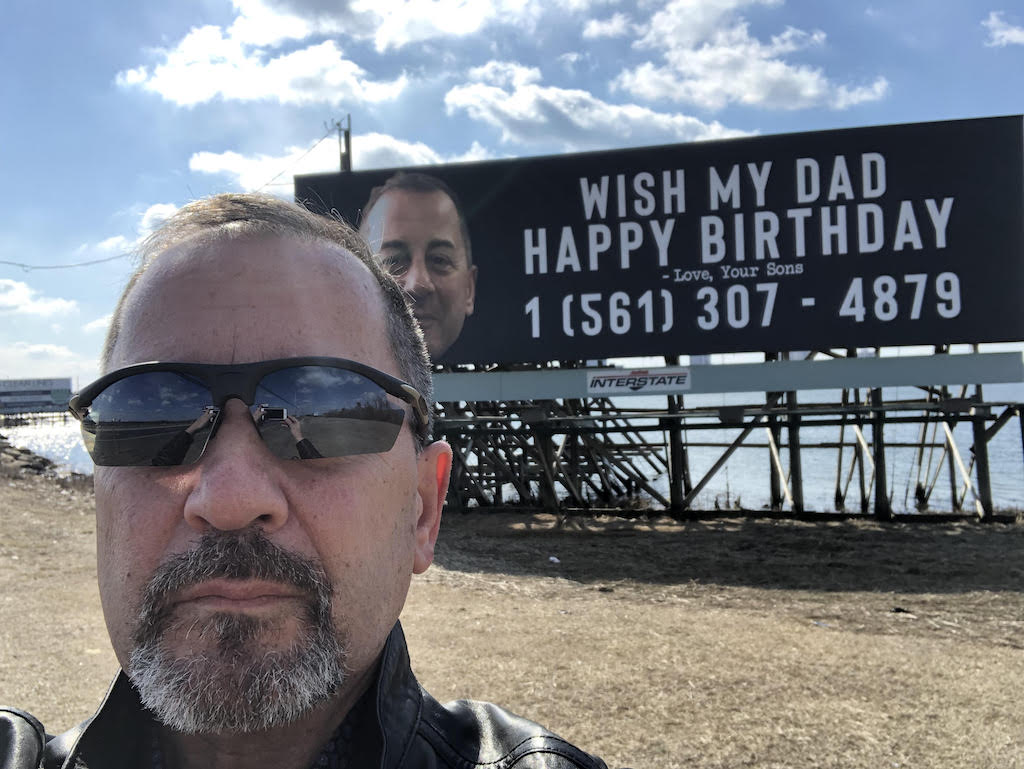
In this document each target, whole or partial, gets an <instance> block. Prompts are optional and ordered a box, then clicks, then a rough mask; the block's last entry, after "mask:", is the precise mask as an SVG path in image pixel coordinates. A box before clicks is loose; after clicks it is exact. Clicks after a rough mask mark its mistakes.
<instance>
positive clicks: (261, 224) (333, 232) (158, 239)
mask: <svg viewBox="0 0 1024 769" xmlns="http://www.w3.org/2000/svg"><path fill="white" fill-rule="evenodd" d="M254 237H294V238H297V239H299V240H305V241H314V240H322V241H326V242H328V243H333V244H335V245H338V246H341V247H342V248H344V249H345V250H346V251H348V252H349V253H351V254H352V255H353V256H355V257H356V258H357V259H358V260H359V261H360V262H362V264H363V265H364V266H365V267H366V268H367V269H368V270H369V271H370V273H371V274H372V275H373V277H374V279H375V280H376V281H377V286H378V287H379V288H380V293H381V298H382V299H383V303H384V316H385V318H386V324H387V328H386V332H387V336H388V340H389V341H390V343H391V351H392V354H393V355H394V357H395V362H396V363H397V364H398V370H399V373H400V374H401V376H402V378H403V379H405V380H406V381H407V382H409V384H411V385H412V386H413V387H415V388H416V389H417V390H418V391H419V392H420V394H421V395H422V396H423V397H424V398H425V399H426V401H427V405H428V407H429V406H432V405H433V382H432V379H431V375H430V358H429V356H428V355H427V348H426V345H425V344H424V342H423V334H422V332H421V331H420V327H419V325H418V324H417V322H416V319H415V318H414V317H413V314H412V311H411V310H410V308H409V304H408V301H407V300H406V296H405V294H404V292H403V291H402V289H401V288H399V286H398V284H397V283H396V282H395V280H394V278H392V277H391V275H389V274H388V272H387V271H386V270H384V269H383V268H382V267H381V266H380V264H379V262H378V261H377V260H376V259H374V258H373V255H372V254H371V253H370V248H369V246H367V244H366V241H365V240H363V238H362V236H360V235H359V233H358V232H356V230H355V229H353V228H352V227H350V226H349V225H348V224H346V223H345V222H344V221H341V220H340V219H335V218H328V217H326V216H320V215H318V214H314V213H311V212H310V211H307V210H306V209H304V208H302V207H301V206H298V205H296V204H294V203H288V202H286V201H283V200H280V199H279V198H275V197H272V196H270V195H260V194H252V193H250V194H240V193H226V194H222V195H214V196H212V197H209V198H203V199H202V200H197V201H194V202H192V203H189V204H188V205H186V206H184V207H182V208H181V209H179V210H178V211H177V212H176V213H175V214H173V215H172V216H171V217H170V218H168V219H167V220H166V221H164V222H163V224H161V225H160V226H159V227H158V228H157V229H156V230H155V231H154V232H153V233H152V234H151V235H150V236H149V237H148V238H146V239H145V240H144V241H143V242H142V244H141V245H140V246H139V248H138V250H137V256H138V260H139V261H138V266H137V267H136V268H135V271H134V272H133V273H132V275H131V277H130V278H129V279H128V283H127V285H126V286H125V288H124V291H122V292H121V297H120V299H118V302H117V307H116V308H115V310H114V314H113V316H112V317H111V320H110V329H109V331H108V332H107V338H106V342H105V344H104V346H103V357H102V365H103V369H104V371H106V370H107V368H108V367H109V365H110V361H111V359H112V358H113V353H114V348H115V346H116V345H117V340H118V337H119V336H120V333H121V323H122V319H123V314H124V309H125V305H126V303H127V300H128V296H129V295H130V294H131V292H132V289H133V288H135V286H136V284H137V283H138V282H139V280H140V279H141V278H142V276H143V275H144V274H145V273H146V271H147V270H148V269H149V267H150V266H151V265H152V264H153V263H154V262H155V261H156V260H157V259H158V258H159V257H160V255H161V254H163V253H164V252H165V251H167V250H168V249H170V248H172V247H174V246H176V245H178V244H180V243H182V242H183V241H185V240H190V239H194V238H198V239H199V240H200V245H203V244H206V245H209V244H213V243H217V242H220V241H226V240H238V239H242V238H254ZM433 421H434V416H433V410H432V409H431V411H430V424H429V425H428V429H427V431H426V434H427V435H429V434H430V430H431V429H432V428H433ZM413 433H414V435H418V432H417V431H415V430H414V431H413ZM417 445H418V446H419V445H421V443H420V440H419V439H417Z"/></svg>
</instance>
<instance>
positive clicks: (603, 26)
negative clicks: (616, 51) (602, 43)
mask: <svg viewBox="0 0 1024 769" xmlns="http://www.w3.org/2000/svg"><path fill="white" fill-rule="evenodd" d="M632 28H633V25H632V24H631V23H630V21H629V17H628V16H626V14H624V13H616V14H614V15H613V16H612V17H611V18H608V19H603V20H602V19H590V20H589V21H588V22H587V23H586V24H585V25H584V27H583V37H585V38H587V39H593V38H598V37H624V36H625V35H628V34H629V33H630V32H631V31H632Z"/></svg>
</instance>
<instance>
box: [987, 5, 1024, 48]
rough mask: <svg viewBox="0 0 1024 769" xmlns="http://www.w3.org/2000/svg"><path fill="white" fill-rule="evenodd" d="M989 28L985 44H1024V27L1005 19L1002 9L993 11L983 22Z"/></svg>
mask: <svg viewBox="0 0 1024 769" xmlns="http://www.w3.org/2000/svg"><path fill="white" fill-rule="evenodd" d="M981 26H983V27H985V29H987V30H988V40H986V41H985V45H987V46H990V47H999V48H1001V47H1003V46H1007V45H1024V27H1015V26H1013V25H1012V24H1009V23H1007V22H1006V21H1005V20H1004V19H1003V12H1002V11H992V12H991V13H989V15H988V18H987V19H985V20H984V21H983V22H981Z"/></svg>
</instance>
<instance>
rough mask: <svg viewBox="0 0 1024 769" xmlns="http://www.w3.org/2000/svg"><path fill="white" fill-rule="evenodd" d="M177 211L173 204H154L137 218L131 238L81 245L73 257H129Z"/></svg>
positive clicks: (118, 237) (115, 238)
mask: <svg viewBox="0 0 1024 769" xmlns="http://www.w3.org/2000/svg"><path fill="white" fill-rule="evenodd" d="M177 210H178V207H177V206H176V205H174V204H173V203H154V204H153V205H151V206H149V207H147V208H146V210H145V211H143V212H142V214H141V215H140V216H139V223H138V225H137V226H136V228H135V232H134V233H132V235H131V237H129V236H127V235H111V236H110V237H109V238H105V239H104V240H101V241H100V242H99V243H83V244H82V245H80V246H79V247H78V248H76V249H75V255H76V256H78V257H80V258H85V257H86V256H98V257H101V258H102V257H106V256H117V255H119V254H124V255H126V256H127V255H130V254H131V253H132V252H133V251H134V250H135V249H136V248H137V247H138V245H139V244H140V243H141V242H142V241H143V240H145V239H146V237H147V236H148V235H149V234H150V233H151V232H152V231H153V230H154V229H156V228H157V227H158V226H160V224H161V223H162V222H163V221H164V220H165V219H167V218H168V217H170V216H171V215H172V214H173V213H174V212H175V211H177Z"/></svg>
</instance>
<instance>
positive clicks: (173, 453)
mask: <svg viewBox="0 0 1024 769" xmlns="http://www.w3.org/2000/svg"><path fill="white" fill-rule="evenodd" d="M211 405H213V404H212V403H211V398H210V392H209V390H207V389H206V387H204V386H203V385H202V384H201V383H199V382H197V381H195V380H194V379H192V378H191V377H189V376H186V375H185V374H179V373H174V372H170V371H152V372H148V373H144V374H135V375H133V376H129V377H125V378H124V379H120V380H118V381H116V382H114V383H113V384H111V385H110V386H109V387H107V388H106V389H104V390H103V391H102V392H101V393H100V394H99V395H98V396H96V398H95V399H93V401H92V403H91V404H89V408H88V412H87V414H86V416H85V418H84V419H83V420H82V437H83V439H84V441H85V447H86V449H88V451H89V454H90V455H91V456H92V459H93V462H95V463H96V464H97V465H99V466H101V467H103V466H120V467H123V466H141V465H179V464H189V463H191V462H194V461H196V459H197V458H198V457H199V456H200V455H201V454H202V452H203V448H204V447H205V446H206V440H207V438H208V437H209V434H210V429H211V428H212V421H211V420H210V418H209V416H208V411H206V409H207V407H209V406H211Z"/></svg>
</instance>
